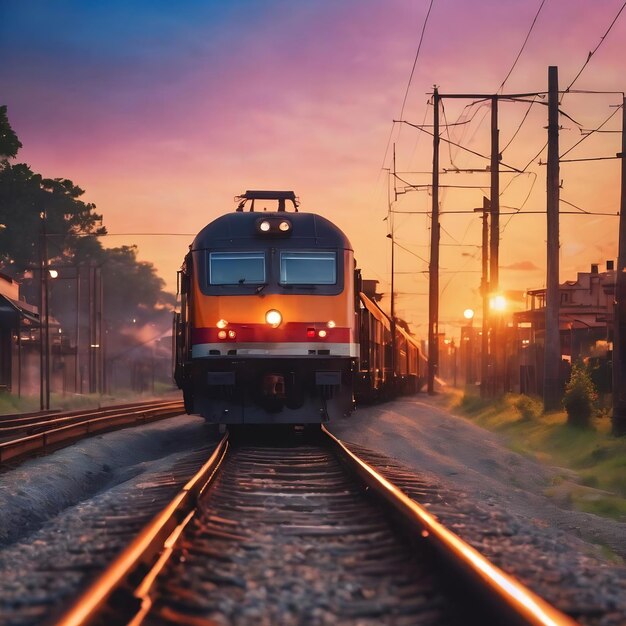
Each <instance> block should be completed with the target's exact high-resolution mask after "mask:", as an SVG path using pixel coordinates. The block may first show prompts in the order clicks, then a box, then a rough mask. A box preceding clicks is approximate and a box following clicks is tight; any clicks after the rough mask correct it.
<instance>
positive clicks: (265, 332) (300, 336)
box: [191, 322, 353, 344]
mask: <svg viewBox="0 0 626 626" xmlns="http://www.w3.org/2000/svg"><path fill="white" fill-rule="evenodd" d="M311 328H312V329H314V330H315V336H314V337H311V336H309V335H308V334H307V331H308V330H309V329H311ZM224 330H225V331H226V332H228V331H229V330H234V331H235V334H236V336H235V337H234V338H232V339H220V338H219V337H218V333H219V332H220V329H219V328H194V329H193V331H192V336H191V342H192V344H200V343H215V342H218V341H223V342H224V343H228V342H229V341H236V342H263V343H273V342H303V341H315V342H322V343H326V342H328V343H350V342H351V341H352V340H353V339H352V336H351V335H352V333H351V329H350V328H338V327H335V328H327V327H326V324H315V323H310V324H307V323H306V322H287V323H285V324H281V325H280V326H279V327H278V328H272V327H271V326H269V325H268V324H229V325H228V326H227V327H226V328H225V329H224ZM320 330H322V331H326V336H325V337H320V336H319V331H320Z"/></svg>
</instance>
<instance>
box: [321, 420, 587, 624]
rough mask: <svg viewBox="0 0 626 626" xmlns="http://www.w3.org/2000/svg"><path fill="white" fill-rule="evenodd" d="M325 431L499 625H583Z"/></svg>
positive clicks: (351, 465)
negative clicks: (484, 602) (488, 604)
mask: <svg viewBox="0 0 626 626" xmlns="http://www.w3.org/2000/svg"><path fill="white" fill-rule="evenodd" d="M322 432H323V433H324V435H326V437H327V439H328V441H330V443H331V445H332V447H333V449H334V451H335V453H336V454H337V457H338V458H339V460H340V461H342V462H343V463H344V465H345V466H346V467H348V468H349V469H350V470H351V472H352V473H354V474H356V475H357V476H358V477H359V478H360V479H361V480H362V481H363V482H365V483H366V485H367V486H368V487H369V488H370V490H371V491H372V492H374V494H375V495H376V496H377V497H378V498H380V499H382V500H383V501H384V502H385V503H386V504H387V505H389V506H391V507H392V508H393V509H394V511H395V512H396V513H397V514H399V516H400V519H401V521H402V522H403V523H404V525H405V526H406V527H408V528H409V530H412V531H416V536H418V537H420V538H421V540H423V541H427V542H428V544H429V545H430V546H431V547H432V548H434V550H435V551H436V553H437V554H438V556H439V557H440V559H441V560H442V561H443V562H445V563H446V565H448V566H450V567H452V568H453V569H454V570H455V571H457V572H458V573H460V574H461V575H462V576H463V577H464V578H465V582H466V583H467V584H468V585H470V586H471V587H472V588H474V589H475V590H477V591H478V592H479V593H481V595H482V596H483V598H484V599H485V600H487V601H489V602H491V603H492V606H493V610H494V611H495V612H497V614H498V616H499V621H498V623H501V624H507V625H514V624H517V625H524V626H577V625H578V622H576V621H575V620H573V619H572V618H571V617H569V616H567V615H565V614H564V613H562V612H561V611H559V610H557V609H555V608H554V607H553V606H552V605H550V604H549V603H548V602H546V601H545V600H543V599H542V598H540V597H539V596H538V595H536V594H535V593H533V592H532V591H530V590H529V589H527V588H526V587H524V586H523V585H522V584H521V583H520V582H519V581H517V580H516V579H515V578H513V577H512V576H509V575H508V574H506V573H505V572H503V571H502V570H501V569H499V568H498V567H496V566H495V565H493V564H492V563H490V562H489V561H488V560H487V559H486V558H485V557H484V556H483V555H482V554H480V553H479V552H478V551H477V550H476V549H474V548H472V547H471V546H470V545H469V544H467V543H465V542H464V541H463V540H462V539H461V538H459V537H458V536H457V535H455V534H454V533H453V532H451V531H449V530H448V529H447V528H446V527H445V526H443V525H442V524H441V523H439V522H438V521H437V520H436V518H435V517H434V516H433V515H432V514H431V513H429V512H428V511H427V510H426V509H425V508H423V507H422V506H420V505H419V504H417V502H415V501H414V500H412V499H411V498H409V497H408V496H407V495H406V494H405V493H404V492H402V491H401V490H400V489H398V487H396V486H395V485H393V484H392V483H391V482H389V481H388V480H387V479H385V478H384V477H383V476H381V475H380V474H379V473H378V472H377V471H376V470H375V469H373V468H372V467H371V466H370V465H369V464H367V463H366V462H365V461H363V460H362V459H360V458H359V457H357V456H356V455H355V454H354V453H353V452H351V451H350V450H349V449H348V448H347V447H346V446H345V445H344V444H343V442H341V441H340V440H339V439H338V438H337V437H335V436H334V435H333V434H332V433H330V432H329V431H328V430H327V429H326V428H325V427H324V426H322Z"/></svg>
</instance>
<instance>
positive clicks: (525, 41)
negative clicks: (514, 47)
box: [498, 0, 546, 123]
mask: <svg viewBox="0 0 626 626" xmlns="http://www.w3.org/2000/svg"><path fill="white" fill-rule="evenodd" d="M545 3H546V0H541V4H540V5H539V8H538V9H537V13H535V17H534V18H533V21H532V24H531V25H530V28H529V29H528V32H527V33H526V38H525V39H524V43H523V44H522V47H521V48H520V50H519V52H518V53H517V56H516V57H515V61H513V65H511V69H510V70H509V72H508V74H507V75H506V76H505V77H504V80H503V81H502V83H501V84H500V89H498V91H502V89H503V88H504V85H505V84H506V81H507V80H509V77H510V76H511V74H512V73H513V70H514V69H515V66H516V65H517V62H518V61H519V58H520V57H521V56H522V52H524V48H525V47H526V44H527V43H528V39H529V37H530V34H531V33H532V32H533V28H534V27H535V23H536V22H537V18H538V17H539V13H541V9H543V5H544V4H545ZM524 119H526V118H524ZM522 123H523V121H522Z"/></svg>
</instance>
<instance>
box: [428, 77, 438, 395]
mask: <svg viewBox="0 0 626 626" xmlns="http://www.w3.org/2000/svg"><path fill="white" fill-rule="evenodd" d="M433 109H434V114H433V188H432V197H433V204H432V212H431V225H430V263H429V268H428V278H429V285H428V394H429V395H433V394H434V393H435V375H436V373H437V367H438V364H439V90H438V89H437V87H435V89H434V93H433Z"/></svg>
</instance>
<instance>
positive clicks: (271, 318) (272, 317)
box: [265, 309, 283, 328]
mask: <svg viewBox="0 0 626 626" xmlns="http://www.w3.org/2000/svg"><path fill="white" fill-rule="evenodd" d="M265 321H266V322H267V323H268V324H269V325H270V326H271V327H272V328H277V327H278V326H280V323H281V322H282V321H283V316H282V315H281V313H280V311H277V310H276V309H270V310H269V311H268V312H267V313H266V314H265Z"/></svg>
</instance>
